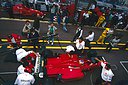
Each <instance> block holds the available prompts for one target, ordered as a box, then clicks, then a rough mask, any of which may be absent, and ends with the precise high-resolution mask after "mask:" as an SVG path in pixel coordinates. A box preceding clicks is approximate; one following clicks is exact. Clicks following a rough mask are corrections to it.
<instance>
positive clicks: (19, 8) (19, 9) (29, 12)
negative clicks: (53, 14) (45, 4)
mask: <svg viewBox="0 0 128 85" xmlns="http://www.w3.org/2000/svg"><path fill="white" fill-rule="evenodd" d="M13 14H20V15H23V16H35V15H36V14H39V15H40V16H41V17H43V16H44V15H45V14H44V13H43V12H41V11H38V10H35V9H32V8H28V7H26V6H25V5H23V4H17V5H15V6H13Z"/></svg>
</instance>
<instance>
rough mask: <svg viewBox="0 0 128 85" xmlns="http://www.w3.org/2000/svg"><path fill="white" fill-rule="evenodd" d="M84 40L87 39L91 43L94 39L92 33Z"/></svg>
mask: <svg viewBox="0 0 128 85" xmlns="http://www.w3.org/2000/svg"><path fill="white" fill-rule="evenodd" d="M86 39H88V40H89V41H93V39H94V32H92V34H90V35H89V36H88V37H86Z"/></svg>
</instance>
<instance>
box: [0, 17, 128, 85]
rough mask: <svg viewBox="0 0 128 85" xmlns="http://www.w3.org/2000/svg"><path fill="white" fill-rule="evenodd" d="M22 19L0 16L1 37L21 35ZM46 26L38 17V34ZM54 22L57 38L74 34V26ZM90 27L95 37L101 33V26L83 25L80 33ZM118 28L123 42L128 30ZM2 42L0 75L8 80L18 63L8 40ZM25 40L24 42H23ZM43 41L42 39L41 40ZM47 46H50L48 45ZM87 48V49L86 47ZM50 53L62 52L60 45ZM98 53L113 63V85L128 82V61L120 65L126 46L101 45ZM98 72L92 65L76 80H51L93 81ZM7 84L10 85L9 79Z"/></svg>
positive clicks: (73, 84)
mask: <svg viewBox="0 0 128 85" xmlns="http://www.w3.org/2000/svg"><path fill="white" fill-rule="evenodd" d="M24 23H25V22H24V19H18V20H13V19H7V18H6V19H5V18H1V19H0V30H1V31H0V38H1V39H5V38H6V37H7V35H8V34H11V33H17V34H19V35H21V31H22V28H23V26H24ZM47 26H48V22H47V21H45V22H44V21H41V27H40V36H43V35H45V34H46V32H47ZM55 26H56V27H57V28H58V30H57V32H58V34H59V40H60V41H62V40H63V41H70V40H72V38H73V35H74V34H75V29H76V26H74V25H71V24H69V25H68V26H67V28H68V32H64V31H63V30H62V26H57V24H56V23H55ZM90 30H92V31H94V32H95V39H94V41H96V40H97V39H98V38H99V36H100V35H101V33H102V31H103V29H102V28H95V27H89V26H85V27H84V33H83V37H85V36H87V35H88V32H89V31H90ZM117 32H121V33H122V34H123V35H124V36H123V37H122V38H121V39H122V40H121V43H124V42H126V41H127V40H128V38H127V36H128V32H126V31H117ZM1 44H5V45H3V46H2V47H1V48H0V77H2V78H3V79H4V80H5V82H9V81H14V80H15V78H16V74H15V73H13V72H16V71H17V67H18V66H19V63H17V62H16V56H15V54H12V50H11V49H10V48H7V46H8V44H6V42H1ZM23 44H25V43H23ZM40 44H42V43H40ZM70 44H71V45H74V44H73V43H65V42H64V43H60V44H58V42H56V43H55V44H54V45H53V46H51V45H48V44H47V43H45V45H46V46H49V47H59V46H60V45H61V46H64V47H65V46H67V45H70ZM122 46H123V45H119V46H118V47H119V48H121V47H122ZM93 47H98V48H100V47H104V48H105V47H106V45H96V44H93ZM25 49H26V50H33V49H32V48H27V47H26V48H25ZM49 49H50V48H49ZM86 50H87V49H86ZM52 51H53V53H64V52H63V50H61V48H58V49H55V48H54V49H52ZM97 52H98V55H101V56H104V58H105V60H106V61H108V62H109V63H110V64H111V65H112V70H113V72H114V74H115V76H114V77H113V81H112V85H119V84H120V82H121V84H120V85H125V84H126V85H128V83H127V82H126V80H128V73H127V70H126V69H127V68H128V65H126V63H125V64H124V63H123V65H124V67H125V68H126V69H124V67H123V66H122V65H121V63H120V62H121V61H128V51H127V50H119V49H118V50H112V51H111V52H109V53H108V52H106V51H105V50H104V49H97ZM99 75H100V68H99V69H95V70H94V71H93V72H92V73H90V72H86V73H85V77H84V78H83V79H81V80H78V81H70V82H65V83H62V82H59V81H56V80H55V81H54V83H55V85H65V84H66V85H93V82H94V81H95V79H96V78H97V77H98V76H99ZM123 82H124V83H125V84H123ZM10 85H13V84H11V83H10Z"/></svg>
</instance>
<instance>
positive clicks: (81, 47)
mask: <svg viewBox="0 0 128 85" xmlns="http://www.w3.org/2000/svg"><path fill="white" fill-rule="evenodd" d="M75 43H76V48H77V49H78V50H81V49H84V47H85V42H84V41H82V42H81V43H80V42H79V39H77V40H76V42H75Z"/></svg>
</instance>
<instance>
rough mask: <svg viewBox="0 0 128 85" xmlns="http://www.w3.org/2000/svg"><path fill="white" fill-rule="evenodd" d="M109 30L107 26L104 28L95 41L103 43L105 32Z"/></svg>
mask: <svg viewBox="0 0 128 85" xmlns="http://www.w3.org/2000/svg"><path fill="white" fill-rule="evenodd" d="M108 31H109V28H106V29H105V30H104V31H103V33H102V34H101V36H100V37H99V39H98V40H97V41H96V43H101V44H103V42H104V39H105V37H106V36H107V32H108Z"/></svg>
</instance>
